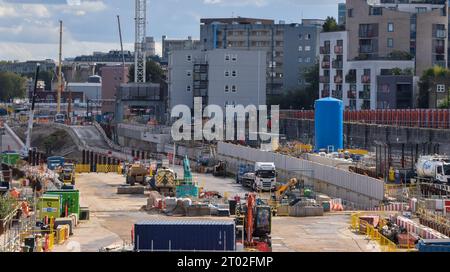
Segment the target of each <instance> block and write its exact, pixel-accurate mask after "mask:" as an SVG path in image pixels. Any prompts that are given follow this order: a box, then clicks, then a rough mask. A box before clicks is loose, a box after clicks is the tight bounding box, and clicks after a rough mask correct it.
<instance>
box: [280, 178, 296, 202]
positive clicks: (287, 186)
mask: <svg viewBox="0 0 450 272" xmlns="http://www.w3.org/2000/svg"><path fill="white" fill-rule="evenodd" d="M297 184H298V180H297V179H296V178H291V179H290V180H289V182H288V183H286V184H284V185H282V186H281V187H280V188H279V189H278V190H277V191H275V197H276V199H277V200H280V199H281V198H282V197H283V196H284V194H285V193H286V192H287V191H288V190H290V188H291V187H293V186H295V185H297Z"/></svg>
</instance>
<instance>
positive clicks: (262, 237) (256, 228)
mask: <svg viewBox="0 0 450 272" xmlns="http://www.w3.org/2000/svg"><path fill="white" fill-rule="evenodd" d="M235 220H236V226H239V225H241V226H243V227H244V228H243V229H244V230H243V233H241V235H243V244H244V248H245V249H246V250H249V251H262V252H270V251H272V240H271V237H270V234H271V228H272V212H271V208H270V206H267V205H260V204H258V203H257V199H256V194H255V193H250V194H248V195H247V201H246V204H245V205H239V206H238V207H237V213H236V219H235ZM238 235H239V233H238Z"/></svg>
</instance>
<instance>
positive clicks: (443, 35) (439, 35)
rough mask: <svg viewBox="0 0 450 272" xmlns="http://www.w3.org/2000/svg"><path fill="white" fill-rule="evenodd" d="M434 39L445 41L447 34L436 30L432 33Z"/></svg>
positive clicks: (442, 30) (441, 30)
mask: <svg viewBox="0 0 450 272" xmlns="http://www.w3.org/2000/svg"><path fill="white" fill-rule="evenodd" d="M434 37H435V38H439V39H445V38H446V37H447V33H446V31H445V30H444V29H438V30H436V32H435V33H434Z"/></svg>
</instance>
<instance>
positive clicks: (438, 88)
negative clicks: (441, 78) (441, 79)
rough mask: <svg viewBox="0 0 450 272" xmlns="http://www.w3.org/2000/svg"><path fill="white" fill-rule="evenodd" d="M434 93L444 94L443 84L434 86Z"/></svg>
mask: <svg viewBox="0 0 450 272" xmlns="http://www.w3.org/2000/svg"><path fill="white" fill-rule="evenodd" d="M436 92H438V93H444V92H445V85H444V84H438V85H436Z"/></svg>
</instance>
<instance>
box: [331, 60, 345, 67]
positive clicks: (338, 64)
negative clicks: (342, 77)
mask: <svg viewBox="0 0 450 272" xmlns="http://www.w3.org/2000/svg"><path fill="white" fill-rule="evenodd" d="M343 66H344V62H343V61H342V60H333V68H334V69H342V67H343Z"/></svg>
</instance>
